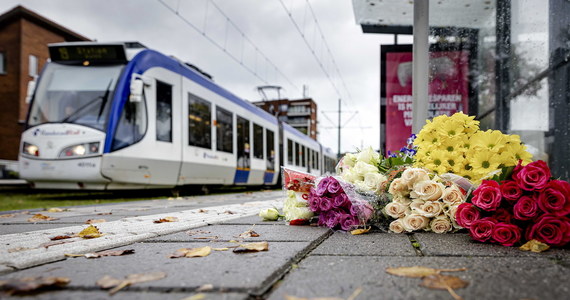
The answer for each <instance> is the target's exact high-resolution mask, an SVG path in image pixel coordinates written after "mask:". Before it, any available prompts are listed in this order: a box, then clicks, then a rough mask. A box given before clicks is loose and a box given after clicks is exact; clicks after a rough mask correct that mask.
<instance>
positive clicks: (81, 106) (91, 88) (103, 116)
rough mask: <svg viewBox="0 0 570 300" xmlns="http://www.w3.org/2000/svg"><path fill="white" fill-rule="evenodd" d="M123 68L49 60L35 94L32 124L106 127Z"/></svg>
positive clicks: (101, 128) (100, 128)
mask: <svg viewBox="0 0 570 300" xmlns="http://www.w3.org/2000/svg"><path fill="white" fill-rule="evenodd" d="M123 67H124V66H123V65H114V66H89V67H85V66H71V65H62V64H57V63H49V64H48V65H47V67H46V69H45V70H44V72H43V73H42V78H41V79H40V82H39V85H38V88H37V90H36V93H35V95H34V101H33V103H32V108H31V110H30V116H29V119H28V126H36V125H40V124H44V123H73V124H81V125H85V126H89V127H92V128H95V129H99V130H105V126H106V122H107V116H108V111H109V108H110V107H111V103H110V102H111V98H112V94H113V90H114V89H115V86H116V84H117V80H118V79H119V75H120V74H121V70H122V69H123Z"/></svg>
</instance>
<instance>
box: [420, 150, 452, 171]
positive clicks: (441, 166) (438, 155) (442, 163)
mask: <svg viewBox="0 0 570 300" xmlns="http://www.w3.org/2000/svg"><path fill="white" fill-rule="evenodd" d="M446 152H447V151H442V150H434V151H432V152H431V153H430V155H429V157H428V158H427V162H426V164H425V166H426V167H427V168H429V169H430V170H432V171H434V172H436V173H438V174H443V173H447V172H449V171H450V169H451V167H450V166H449V163H448V162H447V157H448V155H447V153H446Z"/></svg>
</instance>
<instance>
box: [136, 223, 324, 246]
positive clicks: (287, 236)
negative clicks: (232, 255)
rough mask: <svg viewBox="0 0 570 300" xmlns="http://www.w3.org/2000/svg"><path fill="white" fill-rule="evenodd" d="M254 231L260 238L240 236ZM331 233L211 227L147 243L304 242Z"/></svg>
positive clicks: (318, 229) (303, 228) (303, 229)
mask: <svg viewBox="0 0 570 300" xmlns="http://www.w3.org/2000/svg"><path fill="white" fill-rule="evenodd" d="M248 230H253V231H255V232H256V233H257V234H259V237H248V238H242V237H240V236H239V235H240V234H242V233H244V232H246V231H248ZM328 233H330V229H328V228H322V227H311V226H281V225H277V224H273V225H272V226H257V225H249V224H248V225H210V226H204V227H200V228H196V229H191V230H188V231H184V232H180V233H175V234H170V235H164V236H160V237H156V238H151V239H149V240H147V241H145V242H200V241H202V242H203V241H204V240H203V238H205V237H215V238H213V239H215V240H218V241H230V240H243V241H248V242H255V241H270V242H271V241H281V242H303V241H314V240H317V239H320V238H323V237H324V236H325V235H326V234H328Z"/></svg>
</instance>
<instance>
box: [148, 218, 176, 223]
mask: <svg viewBox="0 0 570 300" xmlns="http://www.w3.org/2000/svg"><path fill="white" fill-rule="evenodd" d="M166 222H178V218H177V217H164V218H161V219H158V220H154V222H153V223H166Z"/></svg>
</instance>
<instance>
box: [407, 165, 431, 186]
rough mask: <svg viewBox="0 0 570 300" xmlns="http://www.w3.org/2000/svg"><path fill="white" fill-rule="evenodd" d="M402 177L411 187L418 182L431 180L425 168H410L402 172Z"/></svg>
mask: <svg viewBox="0 0 570 300" xmlns="http://www.w3.org/2000/svg"><path fill="white" fill-rule="evenodd" d="M400 178H402V180H404V181H405V182H406V183H407V184H408V187H409V188H412V187H413V186H414V184H416V183H417V182H420V181H426V180H429V175H428V173H427V172H426V171H425V170H424V169H420V168H408V169H406V170H404V172H402V177H400Z"/></svg>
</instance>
